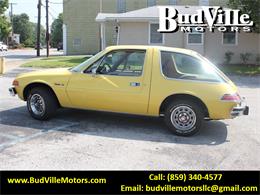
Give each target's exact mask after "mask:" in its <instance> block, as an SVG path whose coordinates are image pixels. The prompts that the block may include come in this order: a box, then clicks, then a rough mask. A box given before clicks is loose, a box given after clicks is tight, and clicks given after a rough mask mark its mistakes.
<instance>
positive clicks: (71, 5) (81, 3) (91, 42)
mask: <svg viewBox="0 0 260 195" xmlns="http://www.w3.org/2000/svg"><path fill="white" fill-rule="evenodd" d="M156 3H157V5H168V4H169V0H157V1H156ZM176 3H177V5H199V0H177V1H176ZM226 3H227V0H209V5H221V6H224V5H226ZM145 7H147V0H126V11H127V12H128V11H132V10H137V9H141V8H145ZM102 8H103V9H102V12H104V13H116V12H117V0H103V1H102ZM63 12H64V23H65V25H66V28H67V35H66V38H67V50H66V51H67V54H68V55H73V54H94V53H97V52H98V51H99V50H100V26H99V24H98V23H97V22H96V21H95V18H96V16H97V14H98V13H99V12H100V1H99V0H63ZM170 37H171V36H168V35H167V36H166V37H165V38H166V44H167V45H169V46H170V45H171V44H170V43H174V45H175V44H176V45H178V46H179V45H180V44H181V43H180V41H178V40H176V41H173V40H174V39H173V40H172V39H170ZM174 37H176V35H174ZM79 40H80V45H74V44H73V42H74V41H76V42H79ZM116 42H117V35H116V31H115V24H111V23H110V24H106V45H114V44H116Z"/></svg>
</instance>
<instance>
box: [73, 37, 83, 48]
mask: <svg viewBox="0 0 260 195" xmlns="http://www.w3.org/2000/svg"><path fill="white" fill-rule="evenodd" d="M80 46H81V39H79V38H76V39H74V40H73V47H74V48H75V47H80Z"/></svg>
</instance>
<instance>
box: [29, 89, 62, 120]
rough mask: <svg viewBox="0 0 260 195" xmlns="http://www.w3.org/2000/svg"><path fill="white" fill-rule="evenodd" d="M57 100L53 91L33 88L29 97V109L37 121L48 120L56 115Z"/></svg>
mask: <svg viewBox="0 0 260 195" xmlns="http://www.w3.org/2000/svg"><path fill="white" fill-rule="evenodd" d="M57 108H58V103H57V100H56V98H55V96H54V94H53V93H52V92H51V90H49V89H47V88H43V87H39V88H38V87H37V88H33V89H32V90H31V91H30V92H29V95H28V97H27V109H28V111H29V113H30V114H31V116H32V117H33V118H34V119H37V120H48V119H49V118H50V117H51V116H53V115H54V114H55V113H56V110H57Z"/></svg>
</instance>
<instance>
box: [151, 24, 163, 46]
mask: <svg viewBox="0 0 260 195" xmlns="http://www.w3.org/2000/svg"><path fill="white" fill-rule="evenodd" d="M158 29H159V24H150V30H149V35H150V39H149V42H150V44H163V38H164V37H163V34H162V33H160V32H158V31H157V30H158Z"/></svg>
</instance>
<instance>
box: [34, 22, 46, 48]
mask: <svg viewBox="0 0 260 195" xmlns="http://www.w3.org/2000/svg"><path fill="white" fill-rule="evenodd" d="M31 28H32V29H33V30H32V40H33V43H34V45H35V44H36V42H37V24H36V23H32V22H31ZM45 35H46V30H45V28H44V27H43V26H42V25H41V41H40V42H41V44H42V45H44V44H45Z"/></svg>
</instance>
